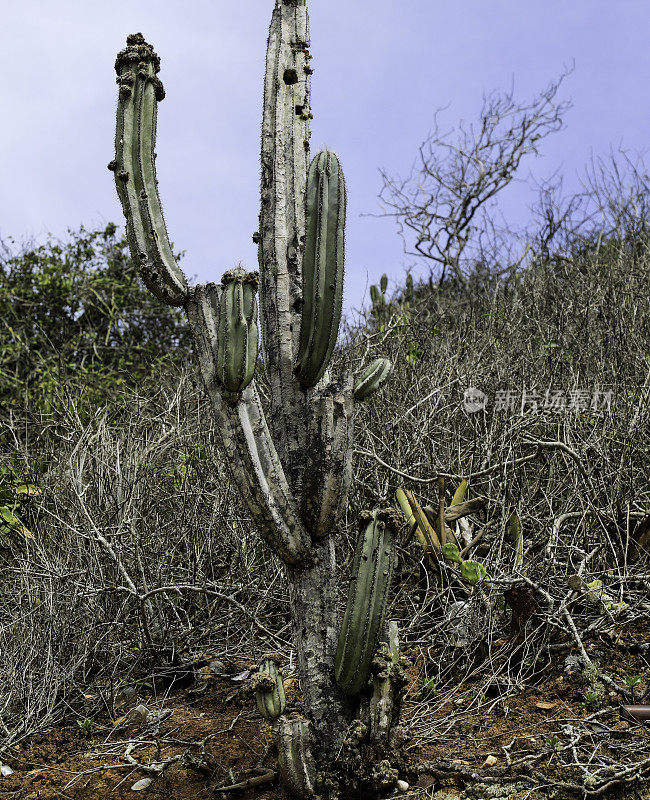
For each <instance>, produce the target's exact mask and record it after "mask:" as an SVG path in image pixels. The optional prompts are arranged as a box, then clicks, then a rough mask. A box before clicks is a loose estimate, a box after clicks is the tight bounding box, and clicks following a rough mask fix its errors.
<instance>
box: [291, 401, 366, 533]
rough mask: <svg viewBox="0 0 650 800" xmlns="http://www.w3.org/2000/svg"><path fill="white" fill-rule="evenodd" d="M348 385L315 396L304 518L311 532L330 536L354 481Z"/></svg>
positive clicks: (351, 409)
mask: <svg viewBox="0 0 650 800" xmlns="http://www.w3.org/2000/svg"><path fill="white" fill-rule="evenodd" d="M349 388H350V387H349V386H344V387H343V389H342V391H339V392H336V393H332V392H330V391H325V392H323V393H322V394H317V395H315V396H312V399H311V402H312V408H313V411H312V416H311V421H310V427H309V430H308V442H309V447H308V455H307V461H306V462H305V477H304V482H303V487H304V492H303V498H304V500H303V519H304V521H305V525H306V526H307V528H308V529H309V531H311V534H312V536H314V537H316V538H320V537H322V536H327V535H328V534H329V533H330V532H331V530H332V528H333V526H334V525H335V524H336V522H337V520H338V519H340V517H341V515H342V513H343V510H344V508H345V505H346V502H347V497H348V492H349V489H350V483H351V481H352V446H353V438H354V426H353V424H352V414H353V401H352V397H351V394H350V392H349Z"/></svg>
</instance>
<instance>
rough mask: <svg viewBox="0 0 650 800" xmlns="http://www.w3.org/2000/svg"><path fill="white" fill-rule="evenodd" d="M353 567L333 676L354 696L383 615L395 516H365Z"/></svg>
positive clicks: (391, 512)
mask: <svg viewBox="0 0 650 800" xmlns="http://www.w3.org/2000/svg"><path fill="white" fill-rule="evenodd" d="M360 522H361V524H362V525H365V529H364V530H363V531H361V532H360V536H359V541H358V544H357V549H356V552H355V556H354V564H353V566H352V578H351V580H350V589H349V594H348V602H347V606H346V609H345V615H344V617H343V623H342V625H341V633H340V635H339V642H338V647H337V650H336V660H335V667H334V668H335V675H336V681H337V683H338V685H339V686H340V687H341V689H342V690H343V691H344V692H345V693H346V694H348V695H354V694H356V693H357V692H359V690H360V689H361V687H362V686H363V685H364V683H365V681H366V679H367V677H368V670H369V668H370V662H371V660H372V657H373V654H374V652H375V648H376V647H377V641H378V637H379V635H380V633H381V628H382V625H383V621H384V614H385V612H386V603H387V600H388V590H389V588H390V583H391V579H392V575H393V565H394V560H395V535H396V533H397V531H398V528H399V522H398V517H397V512H396V511H395V510H394V509H388V510H387V511H374V512H373V513H372V514H371V513H370V512H365V513H364V514H362V515H361V517H360Z"/></svg>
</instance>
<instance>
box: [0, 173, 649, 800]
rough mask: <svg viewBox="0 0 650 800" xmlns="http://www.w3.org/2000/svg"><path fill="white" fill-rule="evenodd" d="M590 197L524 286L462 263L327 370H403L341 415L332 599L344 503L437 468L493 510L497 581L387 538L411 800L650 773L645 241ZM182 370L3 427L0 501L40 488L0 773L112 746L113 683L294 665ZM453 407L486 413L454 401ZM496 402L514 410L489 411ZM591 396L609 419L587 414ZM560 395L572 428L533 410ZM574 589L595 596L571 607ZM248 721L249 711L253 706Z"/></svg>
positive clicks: (6, 682)
mask: <svg viewBox="0 0 650 800" xmlns="http://www.w3.org/2000/svg"><path fill="white" fill-rule="evenodd" d="M614 188H615V187H614ZM608 189H609V190H610V197H611V200H612V203H611V207H610V210H609V212H608V213H609V216H601V218H600V223H599V227H598V226H595V227H592V230H586V229H585V228H584V226H582V227H581V226H576V225H575V224H574V222H573V221H572V219H571V218H570V215H568V214H563V213H562V212H561V211H560V210H558V208H557V206H556V207H555V212H556V213H554V215H553V216H552V218H549V217H548V216H547V218H546V221H545V222H544V225H547V226H548V227H544V225H543V226H542V228H543V230H542V229H540V231H541V232H538V235H536V236H531V238H530V239H529V242H528V243H529V245H530V247H531V250H530V251H529V253H528V255H527V258H526V261H525V263H524V264H522V265H521V267H520V268H519V269H518V270H514V269H513V270H510V271H505V272H504V271H501V272H500V273H498V274H497V272H496V271H495V270H494V269H491V268H490V269H488V268H486V267H485V265H486V263H488V262H487V261H485V260H484V261H481V262H476V261H475V262H474V265H473V267H472V268H471V269H470V270H469V273H468V274H469V277H466V278H465V279H463V280H462V281H461V280H458V279H456V278H455V277H454V275H448V276H447V277H446V278H445V280H444V281H442V282H438V281H434V280H430V281H429V282H425V283H423V284H421V285H416V286H415V287H414V290H413V293H412V294H409V293H408V292H407V291H406V290H404V289H403V288H402V289H399V290H398V291H396V292H395V293H394V295H393V297H392V299H391V300H389V301H387V303H386V304H385V305H384V306H382V307H381V308H376V309H375V310H374V313H369V314H368V317H367V320H366V324H364V325H362V326H360V327H358V328H356V329H354V330H349V331H348V332H347V338H346V344H345V345H344V346H343V348H342V349H341V352H340V354H339V357H340V358H341V359H347V360H350V361H351V362H353V363H354V365H361V364H362V363H367V362H368V361H369V360H370V359H372V358H373V357H375V356H379V355H387V356H389V357H390V358H391V360H392V361H393V363H394V376H393V379H392V380H391V381H389V383H388V384H387V387H386V388H385V389H384V391H383V392H382V393H381V394H380V396H378V397H376V398H373V399H372V400H370V401H369V402H368V403H367V404H365V406H364V407H363V408H362V409H361V411H360V412H359V413H360V420H359V428H358V436H357V442H356V450H357V458H356V465H357V466H356V472H355V480H354V484H353V485H354V492H353V497H352V505H351V507H350V508H349V510H348V514H347V517H346V520H345V521H344V523H343V525H342V535H341V536H340V538H339V543H340V550H339V552H340V558H339V564H340V568H341V601H342V602H343V598H344V591H345V587H346V585H347V577H346V576H347V565H348V562H349V559H350V556H351V552H352V546H351V545H352V537H353V531H354V524H353V523H354V519H355V515H356V513H357V511H358V510H359V509H361V508H364V507H368V506H376V505H379V504H386V503H391V504H394V497H395V490H396V489H397V488H398V487H400V486H401V487H404V488H408V489H410V490H411V491H413V492H415V494H416V495H417V496H418V497H419V498H420V499H421V501H424V500H426V501H427V502H432V504H434V505H435V504H436V502H437V491H438V489H437V478H438V476H439V475H444V476H445V478H446V487H447V493H448V497H447V500H448V501H449V499H450V497H451V492H453V489H454V488H455V487H456V485H457V484H458V482H460V480H461V478H467V479H468V480H469V490H468V497H478V496H484V497H486V498H489V502H488V504H487V506H486V507H485V509H484V510H483V511H481V512H479V513H478V514H476V515H474V516H473V517H470V518H469V524H468V525H466V526H464V527H463V528H460V529H459V531H458V535H459V537H461V539H462V540H463V542H465V543H466V544H469V542H470V541H473V542H474V543H473V544H472V545H471V547H469V548H468V549H467V553H466V557H471V558H474V559H475V560H477V561H479V562H480V563H482V564H483V565H484V567H485V569H486V570H487V573H488V575H489V581H490V585H487V584H486V583H485V582H483V583H482V584H481V585H479V586H478V587H471V586H469V585H468V584H467V583H466V582H464V581H462V580H460V579H459V575H458V572H457V570H456V569H455V568H454V567H453V565H449V564H444V563H442V564H441V565H440V567H439V569H438V571H437V572H436V570H435V569H433V568H432V567H431V565H430V564H429V562H428V560H427V559H423V558H422V556H423V554H422V551H421V549H420V546H419V544H417V542H413V541H409V532H408V531H407V530H406V528H405V529H404V532H403V533H404V538H403V546H402V547H401V549H400V558H399V565H398V572H397V577H396V580H395V583H394V588H395V591H394V593H393V600H392V603H391V608H390V611H389V615H390V617H391V618H394V619H399V620H400V626H401V631H402V637H403V640H404V643H405V647H406V650H407V653H408V654H409V656H410V659H411V662H412V667H411V669H410V675H411V678H412V683H411V686H410V689H409V703H408V706H407V708H406V714H407V717H408V718H409V720H410V723H411V725H412V726H413V733H414V740H413V747H412V753H413V756H414V775H413V777H412V780H413V781H414V782H415V780H416V779H417V775H416V774H415V771H416V766H417V764H420V772H421V773H422V775H421V776H420V784H421V788H420V789H417V790H414V791H413V792H412V793H411V795H410V796H413V797H415V796H422V797H424V796H432V792H433V790H434V789H436V790H437V789H440V787H441V786H445V785H451V784H452V783H454V781H456V782H458V781H460V784H461V785H465V786H466V787H467V788H466V792H469V791H470V787H471V786H472V785H474V784H476V783H477V782H478V783H479V784H480V785H486V786H490V785H493V784H494V785H496V784H498V785H501V784H503V785H505V786H511V787H513V788H512V792H517V791H519V792H522V794H520V795H516V796H518V797H519V796H521V797H524V796H527V797H528V796H531V797H534V796H538V795H535V794H531V791H540V792H542V791H548V792H551V791H555V792H559V794H557V793H556V795H555V796H557V797H571V796H576V797H582V796H607V795H608V793H609V792H610V791H613V792H618V791H622V792H624V796H634V795H633V794H630V793H631V792H635V791H636V792H638V793H639V794H637V796H639V797H641V796H643V795H642V794H641V793H642V792H643V791H644V789H643V785H644V780H645V781H647V780H648V776H650V739H649V738H648V734H647V729H643V727H641V726H637V727H634V726H631V727H630V726H628V724H627V723H623V722H620V721H619V719H618V710H617V709H618V705H619V703H620V702H621V701H624V700H633V699H634V700H637V701H638V700H642V699H643V697H645V698H646V702H648V701H649V700H648V698H649V695H648V691H649V689H650V670H649V664H650V632H649V630H648V623H647V619H648V613H649V611H650V601H649V594H648V589H649V587H650V556H649V554H648V546H647V545H648V540H649V539H650V536H649V534H648V531H649V530H650V484H649V483H648V480H647V474H648V465H649V461H650V457H649V454H650V407H649V404H648V397H649V395H650V357H649V347H648V344H649V343H650V327H649V326H650V323H649V322H648V316H647V313H646V309H647V305H648V300H649V299H650V298H649V297H648V280H647V276H648V269H649V266H650V237H649V236H648V229H647V227H646V225H645V221H646V220H647V215H646V214H645V207H644V209H641V211H639V208H638V205H637V206H633V205H630V203H629V202H628V200H629V196H628V195H625V196H623V195H622V194H621V193H620V192H619V193H618V195H617V194H616V192H614V193H613V194H611V190H612V184H611V183H609V184H608ZM593 197H594V195H592V199H593ZM547 199H548V198H547ZM602 207H604V206H603V204H602V203H601V208H602ZM547 209H552V205H547ZM574 210H575V208H574ZM549 219H550V222H549ZM603 219H605V220H606V221H607V224H604V223H603ZM554 226H555V231H554V233H553V235H552V236H550V237H548V236H547V235H546V234H547V233H548V232H549V231H550V229H551V228H552V227H554ZM554 242H555V243H557V244H553V243H554ZM194 375H195V373H194V369H193V365H191V364H189V365H188V367H187V369H186V370H183V369H180V368H172V367H170V368H169V370H168V372H167V374H164V375H160V376H159V378H160V380H159V381H158V386H157V388H151V389H149V390H147V391H146V392H144V391H143V392H140V393H135V392H131V391H129V392H128V393H125V394H123V395H122V396H121V397H120V398H119V399H117V400H116V402H115V403H113V404H112V405H111V406H110V407H109V406H107V407H106V408H103V409H102V408H98V409H97V412H96V414H95V415H94V416H92V417H91V418H86V417H83V418H82V417H80V416H79V415H78V413H77V410H76V406H75V399H74V394H72V395H70V393H68V392H66V386H65V385H61V387H60V390H59V392H58V395H59V396H58V401H57V403H56V404H55V407H54V410H53V411H52V413H50V414H48V415H38V414H35V413H30V414H24V415H21V414H20V413H16V412H15V411H14V412H12V414H11V417H10V418H9V417H6V418H5V420H4V424H3V428H2V459H3V465H4V466H5V467H7V468H8V471H6V472H5V474H4V477H3V481H4V486H5V487H6V486H8V485H13V486H17V485H24V484H31V485H33V486H34V487H37V488H34V489H32V490H31V491H30V492H28V494H30V495H31V496H25V495H24V496H22V498H21V500H20V504H19V506H18V507H17V510H16V514H17V515H18V516H19V518H20V520H21V523H22V524H23V525H24V528H20V527H19V526H16V525H14V526H5V528H4V530H3V531H2V533H1V534H0V547H1V548H2V562H1V566H0V580H1V581H2V589H1V592H0V614H1V615H2V625H1V626H0V648H1V652H2V659H1V660H0V687H1V688H0V725H1V726H2V733H1V735H2V745H1V749H0V759H1V760H2V761H3V762H4V763H9V764H12V765H13V767H14V769H15V770H17V771H18V770H21V769H24V770H27V769H29V768H30V767H31V766H33V762H32V763H31V764H30V762H29V759H26V757H25V756H24V755H23V756H21V755H20V753H21V752H22V753H24V752H26V751H25V750H20V748H18V745H19V744H20V743H21V742H22V743H25V742H26V741H28V739H29V737H30V736H32V735H33V734H34V733H35V732H36V731H39V730H44V729H46V728H48V726H52V725H53V724H55V723H58V724H72V725H73V726H74V725H75V724H78V725H79V728H80V730H83V726H84V725H85V724H86V721H87V720H90V721H91V722H90V723H89V724H87V727H88V728H89V729H91V728H92V727H93V725H96V726H99V728H101V725H104V726H108V727H109V728H110V725H111V723H112V721H113V720H114V719H115V718H116V717H117V716H119V715H120V714H121V713H122V710H121V709H123V705H122V704H121V703H123V699H122V700H121V698H123V697H124V692H125V689H127V690H128V688H129V687H135V688H136V689H137V691H139V692H145V693H147V692H153V691H156V692H157V693H158V696H161V695H160V692H163V694H164V691H166V690H167V689H168V688H169V686H170V685H171V684H172V683H173V682H174V681H176V688H178V687H179V686H185V687H186V686H187V684H188V683H189V682H191V680H192V677H193V670H196V669H198V668H200V666H201V663H202V662H201V661H200V659H201V658H202V657H203V655H204V654H206V653H207V654H209V656H210V657H218V658H219V659H222V660H224V661H227V662H228V663H231V664H233V665H238V666H237V667H236V669H238V668H240V667H241V666H242V664H244V665H245V664H246V663H248V664H250V665H252V664H253V663H254V662H255V660H256V659H257V658H258V657H259V656H260V654H261V653H262V652H264V651H266V650H268V649H270V648H272V649H274V650H280V651H281V652H282V653H283V654H284V656H285V657H286V661H287V664H291V663H292V662H291V644H290V641H289V640H290V635H289V608H288V602H287V599H286V596H285V591H284V583H283V576H282V572H281V569H280V566H279V564H278V563H277V562H276V561H275V559H274V558H273V557H271V556H270V555H269V553H268V551H267V550H266V549H265V548H264V546H263V545H261V544H260V542H259V540H258V538H257V536H256V533H255V531H254V530H252V529H251V526H250V524H249V522H248V520H247V517H246V514H245V512H244V511H243V510H242V508H241V507H240V504H239V501H238V499H237V497H236V495H235V493H234V491H233V490H232V489H231V488H230V487H229V481H228V473H227V465H225V464H224V463H223V462H222V461H221V460H220V457H219V454H218V452H217V451H216V449H215V444H214V442H215V436H214V431H213V427H212V426H213V423H212V420H211V417H210V415H209V413H208V410H207V407H206V406H207V404H206V401H205V398H204V397H203V393H202V390H201V389H200V388H199V387H198V385H197V382H196V378H195V377H194ZM468 387H476V388H478V389H480V390H482V391H483V392H485V394H486V395H487V396H488V404H487V407H486V408H485V410H482V411H477V412H474V413H468V412H467V411H466V410H465V409H464V405H463V393H464V391H465V390H466V389H467V388H468ZM507 390H510V391H512V392H513V395H511V396H512V397H514V401H513V402H514V405H513V407H512V408H508V409H503V410H498V409H497V408H496V398H497V392H499V391H507ZM524 390H525V391H526V392H528V393H533V392H534V393H536V396H537V405H536V407H535V406H534V405H533V404H531V403H530V402H527V403H524V404H523V405H522V402H521V400H522V392H523V391H524ZM576 390H584V391H586V392H587V393H588V400H585V397H586V396H581V395H576V394H571V393H572V392H575V391H576ZM596 390H597V391H599V392H600V393H601V395H600V396H601V398H602V397H603V396H605V397H607V394H606V393H609V392H611V402H610V403H609V404H608V403H606V402H605V403H602V401H601V402H600V403H597V407H596V408H592V407H591V406H590V404H591V401H592V399H593V396H594V394H593V393H594V392H595V391H596ZM554 391H555V392H557V391H560V392H561V393H563V396H564V397H565V398H566V399H567V401H568V402H567V406H566V407H565V408H557V407H546V406H545V398H546V396H547V392H551V393H552V392H554ZM528 396H529V397H530V396H531V395H530V394H529V395H528ZM549 396H552V395H549ZM571 398H573V400H571ZM585 402H586V403H587V407H583V406H584V403H585ZM571 403H573V405H574V406H575V407H570V406H571ZM514 511H516V512H517V514H518V516H519V519H520V520H521V528H522V531H523V558H517V557H516V556H517V554H516V550H515V548H514V547H513V545H512V543H511V541H510V540H509V539H508V536H507V532H506V530H507V527H506V522H507V520H508V518H509V517H510V515H511V514H512V513H513V512H514ZM479 534H481V535H480V538H478V535H479ZM576 575H579V576H580V578H581V579H582V582H583V585H584V584H587V583H589V582H591V581H593V580H602V581H603V590H604V591H605V592H606V593H607V594H606V595H602V594H600V595H599V594H598V592H596V595H595V596H588V595H587V593H586V592H585V591H582V590H580V589H575V588H572V586H573V587H575V586H576V585H577V584H576V583H575V577H574V578H573V579H572V583H571V585H570V583H569V578H570V577H571V576H576ZM612 604H623V605H612ZM192 661H194V662H197V661H198V662H199V663H198V664H197V663H195V664H194V667H192V666H189V667H188V666H187V665H188V664H191V662H192ZM286 674H287V675H288V677H291V675H292V670H291V667H289V668H288V669H287V670H286ZM540 703H541V704H542V706H541V707H540V706H539V704H540ZM544 703H546V704H547V705H546V706H544ZM540 711H543V712H544V713H543V714H542V715H541V716H540V715H539V712H540ZM227 713H228V711H227V709H225V707H224V714H225V715H227ZM241 714H243V715H244V716H243V719H244V720H251V719H255V715H256V712H255V710H254V703H253V701H252V699H251V700H250V706H249V707H247V706H246V705H245V704H244V705H243V706H242V710H241V713H240V716H241ZM536 714H537V715H538V716H535V715H536ZM238 719H239V717H238ZM228 724H230V723H228ZM233 724H234V723H233ZM224 727H226V728H227V727H228V725H227V724H226V725H224ZM136 735H137V734H135V733H134V734H132V736H136ZM197 735H198V734H197ZM488 753H493V754H494V755H495V756H496V757H497V763H496V764H495V765H493V766H489V765H487V766H483V767H482V764H483V760H484V758H485V756H486V755H487V754H488ZM215 758H216V759H217V761H218V751H217V756H215ZM21 765H22V766H21ZM125 766H127V767H128V762H127V763H126V765H125ZM215 769H216V768H215ZM215 769H213V771H212V773H211V774H212V777H213V778H214V775H215V774H216V775H218V776H219V777H218V779H217V778H215V779H214V780H215V782H216V783H217V784H222V783H223V782H224V780H223V777H222V776H221V773H220V772H219V771H218V770H216V772H215ZM427 776H428V777H427ZM14 777H15V776H14ZM140 777H141V776H140ZM234 777H236V776H234ZM0 780H1V779H0ZM5 780H7V781H8V780H9V779H5ZM12 780H14V778H12ZM427 780H428V781H429V783H428V784H427ZM227 782H228V780H227V779H226V780H225V783H227ZM6 785H7V786H9V785H10V784H9V783H7V784H6ZM12 785H13V786H14V789H15V791H16V792H18V794H14V795H13V796H16V797H20V796H22V795H21V794H20V789H19V788H16V787H19V784H17V783H14V784H12ZM427 785H428V786H429V788H426V787H427ZM543 786H546V789H544V790H543V789H542V788H539V787H543ZM522 787H523V788H522ZM536 787H537V788H536ZM1 791H2V784H1V783H0V792H1ZM68 791H69V792H72V789H70V790H68ZM107 791H108V790H107ZM486 791H487V790H486ZM504 791H505V790H504ZM0 796H1V795H0ZM44 796H45V795H44ZM47 796H49V795H47ZM52 796H53V797H54V796H75V797H76V796H79V797H81V796H85V795H81V794H80V795H75V794H73V793H69V794H60V795H52ZM93 796H100V795H99V794H95V795H93ZM106 796H109V795H106ZM110 796H119V795H110ZM168 796H171V797H174V796H178V797H184V796H185V795H184V794H183V793H182V792H181V790H180V789H179V790H178V794H177V795H174V794H171V795H170V794H169V793H168ZM195 796H199V794H196V795H195ZM201 796H202V795H201ZM251 796H253V795H252V794H251ZM266 796H269V797H270V796H275V795H273V794H271V795H266ZM466 796H467V797H470V796H472V795H471V794H466ZM477 796H480V795H477ZM499 796H509V795H508V794H507V793H506V794H503V795H499ZM513 796H515V795H514V794H513ZM539 796H543V795H539ZM622 796H623V795H622Z"/></svg>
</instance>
